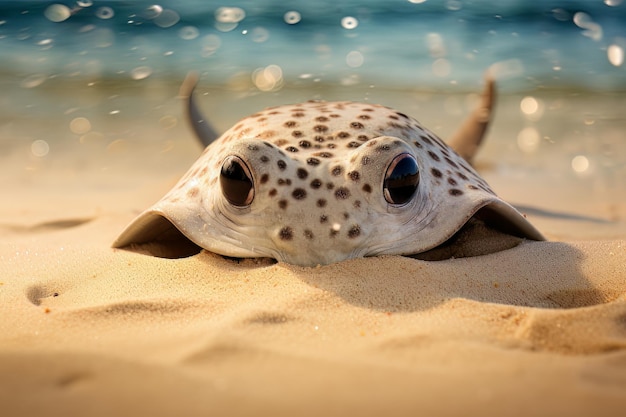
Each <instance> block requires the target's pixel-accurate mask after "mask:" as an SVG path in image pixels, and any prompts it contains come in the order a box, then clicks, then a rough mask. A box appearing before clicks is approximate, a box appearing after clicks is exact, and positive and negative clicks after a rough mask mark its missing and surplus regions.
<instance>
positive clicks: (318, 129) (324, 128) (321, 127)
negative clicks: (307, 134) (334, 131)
mask: <svg viewBox="0 0 626 417" xmlns="http://www.w3.org/2000/svg"><path fill="white" fill-rule="evenodd" d="M313 130H314V131H316V132H319V133H324V132H327V131H328V126H326V125H315V126H313Z"/></svg>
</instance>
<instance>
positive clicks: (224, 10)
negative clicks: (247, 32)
mask: <svg viewBox="0 0 626 417" xmlns="http://www.w3.org/2000/svg"><path fill="white" fill-rule="evenodd" d="M245 18H246V12H245V11H244V10H243V9H242V8H240V7H220V8H219V9H217V10H216V11H215V20H217V21H218V22H221V23H239V22H241V21H242V20H243V19H245Z"/></svg>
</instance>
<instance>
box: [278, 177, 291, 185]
mask: <svg viewBox="0 0 626 417" xmlns="http://www.w3.org/2000/svg"><path fill="white" fill-rule="evenodd" d="M276 183H277V184H278V185H291V179H289V178H287V179H285V178H279V179H278V181H276Z"/></svg>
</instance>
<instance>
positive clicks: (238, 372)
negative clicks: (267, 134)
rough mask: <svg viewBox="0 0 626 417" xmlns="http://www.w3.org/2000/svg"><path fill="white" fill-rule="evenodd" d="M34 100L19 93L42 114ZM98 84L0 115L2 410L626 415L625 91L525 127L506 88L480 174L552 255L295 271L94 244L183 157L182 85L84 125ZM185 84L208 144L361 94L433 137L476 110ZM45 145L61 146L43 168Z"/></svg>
mask: <svg viewBox="0 0 626 417" xmlns="http://www.w3.org/2000/svg"><path fill="white" fill-rule="evenodd" d="M47 88H48V86H47V85H44V86H42V88H40V90H39V91H34V90H29V91H32V94H41V95H42V97H44V96H45V97H48V100H49V101H50V102H53V99H54V97H55V94H57V92H55V91H53V89H52V88H51V87H50V91H49V90H45V89H47ZM113 90H114V89H113ZM113 90H111V89H110V88H109V89H108V90H105V89H103V91H101V92H98V91H95V92H93V91H92V93H91V94H86V93H85V91H83V90H80V91H74V92H72V91H71V89H68V90H67V91H66V93H67V94H68V95H67V96H66V98H65V104H64V106H65V108H66V109H67V110H66V111H65V113H64V115H63V117H57V118H45V117H42V118H40V120H38V121H35V122H33V120H31V119H26V118H20V117H18V116H15V115H11V114H6V113H5V114H3V115H2V116H0V117H2V118H3V121H4V124H3V126H4V127H3V129H2V130H1V131H0V139H2V141H0V149H2V150H3V155H2V156H1V157H0V158H1V159H0V160H1V163H0V172H1V173H2V175H0V198H1V201H2V204H1V205H0V316H1V317H2V320H0V404H1V406H0V407H1V408H2V415H6V416H32V415H46V416H57V415H58V416H79V415H91V416H104V415H119V416H123V415H129V416H130V415H133V416H135V415H153V416H161V415H163V416H165V415H187V416H196V415H197V416H201V415H202V416H205V415H229V416H233V415H274V416H276V415H412V416H415V415H450V416H452V415H480V416H501V415H507V416H528V415H546V416H547V415H550V416H556V415H560V416H568V417H572V416H589V415H594V416H620V415H623V413H624V410H625V409H626V395H625V393H626V192H625V191H624V183H626V169H625V166H626V160H625V159H624V158H625V156H624V155H626V141H624V133H623V132H624V128H625V122H624V118H623V117H624V116H623V113H620V110H619V109H620V108H622V109H623V108H624V107H623V106H624V98H623V95H621V96H620V95H618V94H615V95H593V94H587V95H580V94H572V93H571V92H559V91H552V92H549V93H548V92H543V93H542V92H537V93H536V94H532V95H533V97H534V99H535V100H536V103H538V104H537V108H536V109H535V111H534V112H528V111H526V112H524V108H523V106H522V111H520V103H521V101H522V100H523V99H524V95H520V96H517V95H512V94H510V95H503V96H501V97H500V99H499V102H498V107H497V112H496V119H495V124H494V126H493V128H492V130H491V132H490V134H489V137H488V138H487V143H486V145H485V148H484V149H483V150H482V151H481V153H480V154H479V157H478V160H477V166H478V168H479V170H480V171H481V173H482V174H483V175H484V177H485V178H486V180H487V181H488V182H489V183H490V184H491V185H492V187H493V188H494V189H495V191H496V192H497V193H498V194H499V195H500V196H501V197H503V198H504V199H505V200H507V201H509V202H511V203H512V204H514V205H515V206H516V207H518V208H520V210H521V211H522V212H524V213H525V214H526V215H527V217H528V219H529V220H530V221H531V222H533V224H535V225H536V226H537V227H538V228H539V229H540V230H541V231H542V232H543V233H544V234H545V235H546V236H547V237H548V238H549V241H547V242H532V243H524V244H522V245H520V246H518V247H516V248H514V249H510V250H507V251H503V252H499V253H496V254H492V255H486V256H481V257H474V258H464V259H452V260H447V261H438V262H426V261H419V260H416V259H410V258H404V257H394V256H386V257H379V258H366V259H358V260H352V261H346V262H341V263H338V264H333V265H329V266H324V267H316V268H303V267H297V266H292V265H288V264H284V263H273V262H270V261H268V260H263V259H261V260H242V261H239V260H232V259H224V258H222V257H220V256H218V255H215V254H211V253H208V252H202V253H200V254H198V255H195V256H192V257H189V258H183V259H160V258H155V257H150V256H145V255H140V254H136V253H131V252H128V251H124V250H115V249H112V248H111V243H112V242H113V241H114V239H115V238H116V237H117V235H118V234H119V233H120V232H121V230H122V229H123V228H124V227H125V225H126V224H128V222H130V221H131V220H132V219H133V218H134V217H135V216H136V215H137V214H138V213H139V212H140V211H141V210H143V209H145V208H146V207H148V206H150V205H151V204H152V203H154V202H155V201H156V200H158V199H159V198H160V197H161V196H162V195H163V194H164V193H165V192H166V191H167V190H168V189H169V188H170V187H171V186H172V185H173V184H174V183H175V182H176V181H177V179H178V178H179V177H180V176H181V175H182V174H184V172H185V171H186V170H187V168H188V167H189V166H190V165H191V163H192V162H193V161H194V160H195V159H196V158H197V156H198V155H199V153H200V147H199V146H198V144H197V143H195V142H194V140H193V138H192V136H191V133H190V131H189V130H188V129H187V126H185V123H184V122H183V118H182V116H181V114H182V109H181V106H180V102H179V100H177V99H176V91H177V85H176V84H174V83H172V85H166V86H164V87H162V88H160V89H156V88H155V89H151V90H150V89H148V90H147V91H148V93H146V95H145V96H137V97H134V100H135V102H133V103H116V104H115V105H111V107H110V108H106V112H105V113H104V114H99V113H98V112H100V111H102V110H103V109H104V108H105V106H103V105H102V102H103V97H105V96H107V97H108V96H110V95H112V94H114V93H115V91H113ZM200 90H201V91H200V93H201V94H204V95H202V97H203V98H202V101H203V106H204V107H205V109H206V111H207V113H209V114H211V115H212V116H213V117H214V120H216V124H217V126H218V128H220V129H225V128H227V127H229V126H230V125H231V124H232V123H233V122H234V121H235V120H236V119H238V118H240V117H243V116H246V115H247V114H248V113H251V112H253V111H255V110H258V109H261V108H263V107H266V106H271V105H274V104H282V103H287V102H295V101H300V100H305V99H309V98H316V97H320V96H322V97H324V98H326V99H328V100H333V99H338V98H341V99H353V100H362V99H364V97H366V98H367V99H368V100H371V101H374V102H382V104H386V105H391V106H393V107H396V108H398V109H401V110H402V111H405V112H407V113H410V114H412V115H413V116H415V117H417V118H419V119H420V120H421V121H422V122H424V123H425V124H426V125H427V126H429V127H431V128H432V129H433V130H435V131H436V132H438V133H439V134H441V136H442V137H443V138H444V139H445V137H446V136H447V135H449V134H450V133H451V132H452V131H454V128H455V127H456V126H458V124H459V123H460V121H461V120H462V118H463V116H464V115H465V114H466V112H467V109H468V108H470V107H471V106H470V104H471V102H472V99H473V98H475V97H474V96H472V95H470V96H467V95H464V94H458V95H456V96H451V97H448V96H443V95H437V94H434V93H429V94H426V93H424V92H422V93H417V92H415V93H413V92H408V93H407V92H399V91H396V92H393V91H389V92H381V91H374V92H373V93H371V94H370V93H365V92H364V90H363V89H361V90H359V89H348V88H341V89H336V90H334V91H321V90H318V91H314V92H311V91H306V92H302V91H298V90H297V89H296V90H293V91H292V90H289V89H287V88H285V89H283V90H282V91H281V92H280V94H255V95H252V96H249V97H246V98H245V100H243V99H242V93H232V92H225V91H222V92H219V91H213V90H211V89H210V88H209V87H207V86H201V88H200ZM220 94H221V95H220ZM57 97H58V96H57ZM125 97H128V95H126V96H125ZM37 99H38V100H39V101H38V102H41V101H40V100H41V97H38V98H37ZM5 100H6V98H5ZM155 103H157V104H155ZM241 103H245V105H242V104H241ZM4 104H5V106H4V107H5V108H9V106H8V105H6V102H5V103H4ZM115 106H117V107H115ZM442 108H444V109H445V111H441V109H442ZM540 109H541V110H540ZM116 110H119V111H118V112H117V113H116V112H115V111H116ZM531 110H532V109H531ZM539 111H541V114H538V113H537V112H539ZM33 112H34V113H35V114H36V112H37V109H36V108H35V109H34V110H33ZM77 118H84V119H85V120H87V121H88V122H89V124H88V125H86V124H85V123H84V121H83V120H79V122H82V123H83V124H82V125H80V124H79V122H76V119H77ZM72 123H74V124H72ZM81 126H82V127H81ZM527 128H528V129H534V131H532V130H527V131H526V133H525V134H520V132H522V131H523V130H524V129H527ZM44 132H45V133H44ZM535 132H536V134H537V135H538V139H536V138H535V136H533V135H534V134H535ZM46 135H50V137H55V138H57V139H58V138H61V139H59V140H54V141H53V140H49V141H48V142H49V144H50V145H49V146H50V147H49V149H48V151H47V152H45V153H44V154H43V155H41V153H42V152H41V150H40V148H37V146H40V145H41V143H39V144H38V145H37V146H35V145H34V141H35V140H37V139H41V138H45V137H46ZM535 139H536V140H535ZM577 157H584V158H585V159H584V160H582V159H580V158H578V159H576V158H577ZM581 161H582V162H581ZM585 161H586V165H585ZM583 168H584V169H583Z"/></svg>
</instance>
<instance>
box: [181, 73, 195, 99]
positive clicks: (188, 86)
mask: <svg viewBox="0 0 626 417" xmlns="http://www.w3.org/2000/svg"><path fill="white" fill-rule="evenodd" d="M199 80H200V76H199V75H198V73H197V72H196V71H189V72H188V73H187V76H186V77H185V80H184V81H183V83H182V84H181V85H180V89H179V90H178V98H181V99H188V98H189V97H191V96H192V95H193V92H194V90H195V89H196V86H197V85H198V81H199Z"/></svg>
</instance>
